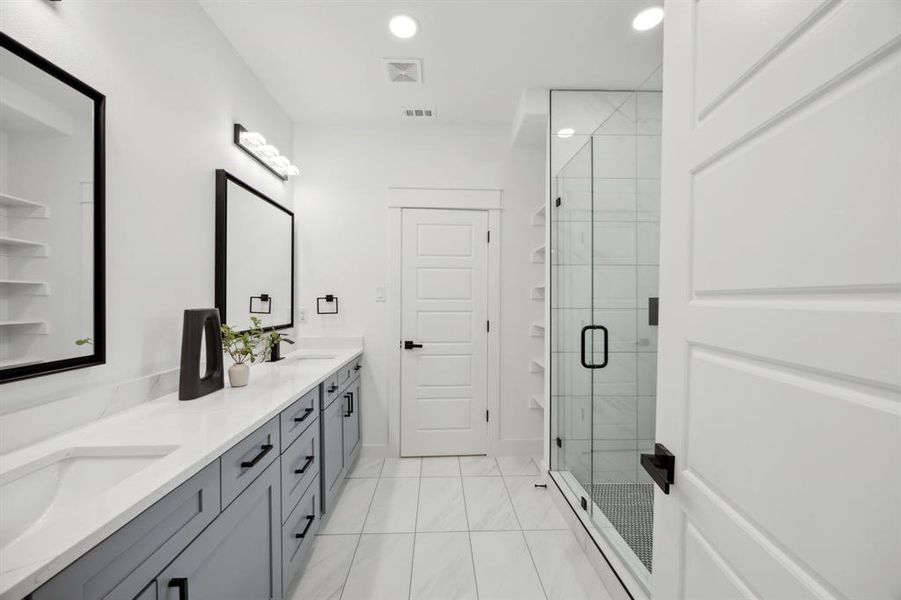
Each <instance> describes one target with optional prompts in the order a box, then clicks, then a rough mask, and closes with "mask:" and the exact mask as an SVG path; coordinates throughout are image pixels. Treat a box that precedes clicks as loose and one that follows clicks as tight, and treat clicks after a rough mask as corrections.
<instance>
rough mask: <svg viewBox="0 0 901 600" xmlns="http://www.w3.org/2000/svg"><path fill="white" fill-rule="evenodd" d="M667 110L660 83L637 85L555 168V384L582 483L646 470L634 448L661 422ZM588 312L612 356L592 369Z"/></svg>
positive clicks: (629, 477) (568, 448)
mask: <svg viewBox="0 0 901 600" xmlns="http://www.w3.org/2000/svg"><path fill="white" fill-rule="evenodd" d="M660 111H661V94H660V93H659V92H641V93H638V94H636V95H635V96H633V97H632V98H631V99H630V100H629V101H628V102H626V103H625V104H623V105H622V106H621V107H620V109H619V110H618V111H616V113H614V115H613V116H612V117H611V118H610V119H608V120H607V121H606V122H605V123H604V124H603V125H602V126H601V127H600V128H599V129H598V130H597V131H596V132H595V134H594V135H592V136H591V144H590V145H586V148H584V149H583V151H581V152H580V154H581V155H582V156H580V155H577V156H576V157H574V158H573V159H572V160H571V161H570V163H569V164H568V165H567V167H566V168H564V169H563V170H561V173H560V175H559V176H558V177H557V179H556V184H557V195H558V196H560V197H562V198H563V202H562V204H561V206H560V207H558V208H557V209H556V212H555V215H554V221H555V225H554V231H553V232H554V235H555V236H556V239H557V241H556V242H555V243H554V247H555V249H556V252H555V253H554V254H553V258H552V260H553V268H554V269H555V270H556V275H555V276H554V277H553V281H554V284H555V285H554V286H553V288H552V318H553V323H554V326H555V328H556V331H555V333H554V348H553V352H552V372H553V380H552V393H553V394H554V395H555V396H556V398H555V400H554V406H555V407H558V414H557V415H556V417H555V419H559V424H560V427H559V429H558V431H562V432H563V433H564V436H563V437H565V439H566V444H565V445H564V448H563V452H564V453H565V454H564V458H565V464H566V468H567V470H570V471H571V472H572V473H573V475H574V476H575V477H576V478H578V479H579V481H581V482H583V483H586V482H588V481H589V480H591V481H594V482H595V483H604V482H613V481H615V482H634V481H649V479H648V478H647V475H646V474H645V473H644V472H643V470H642V469H641V468H640V466H639V462H638V460H639V454H640V453H642V452H649V451H650V450H651V448H652V447H653V443H654V442H653V440H654V429H655V407H656V397H655V394H656V387H657V327H653V326H650V325H649V322H648V317H649V315H648V298H650V297H655V296H657V295H658V291H657V290H658V278H659V239H660V222H659V221H660V133H661V127H660V124H661V112H660ZM592 185H593V198H592ZM590 323H595V324H602V325H605V326H606V327H607V328H608V330H609V332H610V339H609V352H610V355H609V364H608V366H607V367H606V368H604V369H597V370H594V371H593V373H591V374H589V373H588V371H587V370H586V369H584V368H583V367H582V366H581V364H580V361H579V352H580V336H579V332H580V330H581V328H582V327H583V326H584V325H587V324H590ZM596 359H597V360H600V359H601V356H600V355H598V356H597V357H596ZM592 376H593V383H592Z"/></svg>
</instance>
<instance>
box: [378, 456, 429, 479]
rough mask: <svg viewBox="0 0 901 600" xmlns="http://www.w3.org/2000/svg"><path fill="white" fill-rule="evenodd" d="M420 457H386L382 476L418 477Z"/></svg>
mask: <svg viewBox="0 0 901 600" xmlns="http://www.w3.org/2000/svg"><path fill="white" fill-rule="evenodd" d="M421 464H422V459H421V458H386V459H385V464H384V465H383V466H382V474H381V476H382V477H419V470H420V466H421Z"/></svg>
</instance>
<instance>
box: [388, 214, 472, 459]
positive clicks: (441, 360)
mask: <svg viewBox="0 0 901 600" xmlns="http://www.w3.org/2000/svg"><path fill="white" fill-rule="evenodd" d="M487 236H488V212H487V211H479V210H437V209H404V211H403V242H402V256H401V260H402V263H403V266H402V274H401V286H402V290H403V291H402V299H401V302H402V305H401V334H402V340H404V341H409V342H413V343H414V344H417V345H419V344H421V345H422V347H414V348H412V349H401V357H402V358H401V411H400V414H401V445H400V451H401V455H402V456H438V455H451V454H484V453H485V452H486V451H487V449H488V422H487V408H488V397H487V396H488V395H487V390H488V382H487V359H488V356H487V354H488V333H487V323H488V239H487Z"/></svg>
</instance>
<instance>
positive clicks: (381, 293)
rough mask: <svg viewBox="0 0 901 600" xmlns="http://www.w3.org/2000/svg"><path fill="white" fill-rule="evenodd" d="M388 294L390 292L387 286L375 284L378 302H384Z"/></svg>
mask: <svg viewBox="0 0 901 600" xmlns="http://www.w3.org/2000/svg"><path fill="white" fill-rule="evenodd" d="M387 296H388V292H387V291H386V290H385V286H383V285H377V286H375V301H376V302H384V301H385V299H386V297H387Z"/></svg>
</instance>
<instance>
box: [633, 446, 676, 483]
mask: <svg viewBox="0 0 901 600" xmlns="http://www.w3.org/2000/svg"><path fill="white" fill-rule="evenodd" d="M641 466H642V467H644V470H645V471H647V472H648V475H650V476H651V479H653V480H654V483H656V484H657V485H658V486H660V489H661V490H663V493H664V494H669V486H671V485H673V484H674V483H675V482H676V481H675V480H676V457H675V456H673V454H672V452H670V451H669V450H667V449H666V446H664V445H663V444H654V454H642V455H641Z"/></svg>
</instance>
